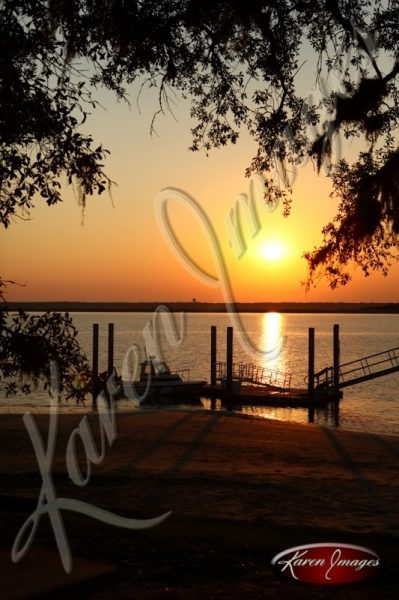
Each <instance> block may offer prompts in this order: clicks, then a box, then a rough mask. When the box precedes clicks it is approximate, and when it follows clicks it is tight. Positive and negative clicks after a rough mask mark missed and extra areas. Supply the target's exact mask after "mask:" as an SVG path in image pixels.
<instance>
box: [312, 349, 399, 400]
mask: <svg viewBox="0 0 399 600" xmlns="http://www.w3.org/2000/svg"><path fill="white" fill-rule="evenodd" d="M398 371H399V346H397V347H396V348H391V349H390V350H385V351H383V352H378V353H377V354H370V355H369V356H365V357H363V358H359V359H357V360H353V361H351V362H347V363H343V364H340V365H339V380H338V386H335V387H338V388H339V389H342V388H345V387H349V386H351V385H355V384H357V383H363V382H364V381H370V380H371V379H376V378H377V377H384V376H385V375H390V374H391V373H395V372H398ZM314 381H315V389H316V390H318V389H323V388H324V389H326V388H333V387H334V369H333V367H326V368H325V369H322V370H321V371H319V372H318V373H315V375H314Z"/></svg>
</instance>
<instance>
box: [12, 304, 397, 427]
mask: <svg viewBox="0 0 399 600" xmlns="http://www.w3.org/2000/svg"><path fill="white" fill-rule="evenodd" d="M72 316H73V319H74V323H75V325H76V327H77V329H78V331H79V339H80V341H81V344H82V346H83V348H84V349H85V350H86V352H87V354H88V356H89V357H90V356H91V339H92V326H93V323H99V325H100V370H106V367H107V356H106V353H107V326H108V323H109V322H113V323H114V324H115V360H114V363H115V366H116V368H117V371H118V372H119V373H121V372H122V369H123V365H125V368H126V367H127V365H128V363H132V360H131V359H132V357H133V354H132V352H130V359H128V358H127V354H128V350H129V348H130V347H131V346H132V345H135V346H136V347H137V351H138V353H139V354H140V358H144V348H145V347H146V348H147V352H148V353H149V354H157V353H158V354H159V353H160V354H161V356H162V357H163V359H164V360H166V361H167V362H168V364H169V365H170V367H171V368H172V370H181V369H190V377H191V378H201V379H208V380H209V377H210V375H209V372H210V365H209V349H210V326H211V325H216V326H217V328H218V360H220V361H224V360H225V356H226V343H225V342H226V327H227V326H228V325H231V324H232V323H231V320H230V317H229V316H228V315H225V314H211V313H205V314H186V315H184V317H183V325H184V327H183V330H184V331H183V333H182V330H181V325H182V324H181V322H180V316H179V315H174V316H173V317H171V319H172V321H171V320H170V319H169V321H168V320H167V319H164V318H163V317H162V316H161V315H158V316H157V318H156V319H154V316H153V314H152V313H72ZM241 323H242V331H243V333H244V334H245V336H246V337H247V338H248V340H249V341H250V342H251V343H252V344H253V345H255V346H256V348H257V349H258V350H259V352H258V353H256V352H255V351H254V350H253V349H250V348H249V347H247V346H248V344H245V343H244V344H243V343H241V340H240V339H239V334H238V329H237V328H236V324H234V325H235V337H234V361H235V362H256V363H258V364H260V365H262V366H265V367H268V368H271V369H276V370H279V371H284V372H289V373H292V376H293V379H292V383H293V385H295V386H298V387H304V386H305V383H304V378H305V376H306V369H307V336H308V327H315V329H316V370H319V369H322V368H324V367H326V366H330V365H331V364H332V327H333V324H334V323H339V325H340V331H341V363H345V362H349V361H351V360H355V359H358V358H361V357H363V356H365V355H369V354H373V353H377V352H381V351H383V350H388V349H389V348H393V347H395V346H399V315H341V314H337V315H313V314H280V313H266V314H245V315H242V316H241ZM179 338H182V339H181V341H180V340H179ZM398 389H399V373H395V374H393V375H389V376H387V377H384V378H380V379H375V380H373V381H369V382H366V383H363V384H360V385H356V386H353V387H351V388H346V389H345V390H344V398H343V400H342V401H341V403H340V412H339V427H340V428H344V429H353V430H361V431H371V432H379V433H389V434H393V435H399V395H398ZM202 402H203V406H204V407H209V402H208V401H207V400H205V399H204V400H203V401H202ZM88 404H90V403H88ZM1 406H2V409H3V411H15V410H18V411H24V410H26V409H27V408H29V409H31V408H32V407H37V408H39V409H41V410H44V409H45V407H46V406H47V407H48V406H49V399H48V396H47V395H46V394H43V393H41V392H39V391H37V392H35V393H34V394H33V395H32V396H28V397H25V398H13V399H11V398H7V399H6V398H2V399H1ZM120 406H121V408H122V409H124V410H125V409H126V410H129V409H131V408H132V405H131V403H129V401H126V402H123V403H121V405H120ZM63 408H64V410H67V411H70V410H76V408H75V406H74V405H73V404H70V405H69V407H68V405H66V404H65V406H64V407H63ZM217 408H218V409H223V407H222V406H221V405H220V403H218V404H217ZM135 410H137V409H135ZM142 410H144V409H142ZM240 412H245V413H248V414H256V415H260V416H264V417H268V418H274V419H286V420H292V421H298V422H308V412H307V410H306V409H282V408H274V407H273V408H271V407H250V406H248V407H243V408H242V409H241V410H240ZM315 422H316V423H320V424H321V423H322V424H326V425H329V426H333V427H334V426H336V422H335V418H334V415H333V414H332V411H330V410H329V409H323V410H318V411H316V414H315Z"/></svg>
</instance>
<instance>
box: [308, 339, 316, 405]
mask: <svg viewBox="0 0 399 600" xmlns="http://www.w3.org/2000/svg"><path fill="white" fill-rule="evenodd" d="M314 357H315V335H314V327H309V338H308V397H309V402H312V401H313V400H314Z"/></svg>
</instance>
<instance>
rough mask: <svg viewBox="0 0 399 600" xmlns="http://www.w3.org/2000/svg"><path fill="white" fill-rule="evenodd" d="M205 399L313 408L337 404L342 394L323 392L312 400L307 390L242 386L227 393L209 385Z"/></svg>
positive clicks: (218, 387) (329, 391) (221, 387)
mask: <svg viewBox="0 0 399 600" xmlns="http://www.w3.org/2000/svg"><path fill="white" fill-rule="evenodd" d="M203 395H204V396H205V397H207V398H211V399H212V400H216V399H220V400H222V402H224V403H226V404H236V405H237V404H240V405H250V406H278V407H282V408H284V407H287V408H312V407H320V406H326V405H327V404H329V403H330V402H336V401H338V400H339V399H340V398H341V397H342V392H335V391H333V390H321V391H319V392H317V393H315V394H314V396H313V399H312V400H310V399H309V396H308V391H307V389H304V388H290V389H289V390H285V391H284V390H281V389H278V388H274V389H273V387H270V388H267V387H262V386H257V385H241V386H240V389H239V390H237V391H234V387H233V391H231V392H230V391H227V390H226V388H225V386H223V385H222V384H219V385H218V384H216V385H207V386H206V387H205V390H204V394H203Z"/></svg>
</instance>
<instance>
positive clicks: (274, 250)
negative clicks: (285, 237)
mask: <svg viewBox="0 0 399 600" xmlns="http://www.w3.org/2000/svg"><path fill="white" fill-rule="evenodd" d="M284 254H285V248H284V246H283V244H282V243H281V242H279V241H277V240H268V241H266V242H264V243H263V244H262V245H261V247H260V255H261V256H262V258H264V259H265V260H271V261H275V260H280V259H281V258H283V256H284Z"/></svg>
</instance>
